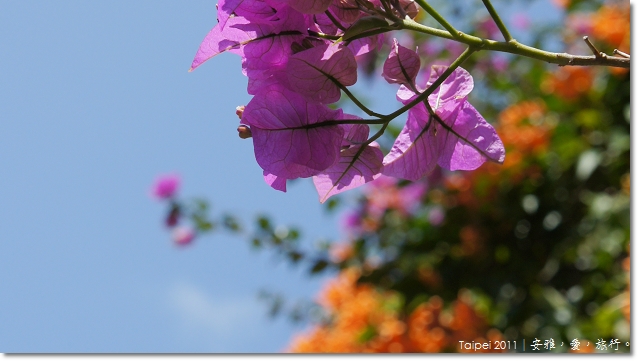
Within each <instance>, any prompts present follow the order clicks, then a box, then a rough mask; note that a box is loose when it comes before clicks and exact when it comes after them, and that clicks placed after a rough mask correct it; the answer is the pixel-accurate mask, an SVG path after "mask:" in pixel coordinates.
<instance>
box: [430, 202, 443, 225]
mask: <svg viewBox="0 0 638 361" xmlns="http://www.w3.org/2000/svg"><path fill="white" fill-rule="evenodd" d="M428 220H429V221H430V223H431V224H432V225H433V226H439V225H441V223H443V221H444V220H445V211H444V210H443V207H441V206H434V207H432V209H430V212H429V213H428Z"/></svg>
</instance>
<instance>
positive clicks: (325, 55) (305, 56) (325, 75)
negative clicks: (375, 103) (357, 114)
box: [286, 43, 357, 104]
mask: <svg viewBox="0 0 638 361" xmlns="http://www.w3.org/2000/svg"><path fill="white" fill-rule="evenodd" d="M286 74H287V75H288V82H289V85H290V89H292V90H294V91H295V92H297V93H300V94H303V95H305V96H306V97H308V98H310V99H312V100H315V101H317V102H320V103H326V104H329V103H334V102H336V101H338V100H339V98H340V97H341V89H340V88H339V86H338V85H337V84H336V83H337V82H338V83H339V84H341V85H343V86H350V85H353V84H355V83H356V82H357V61H356V60H355V58H354V55H353V54H352V52H351V51H350V49H348V48H347V47H345V46H343V43H338V44H322V45H318V46H315V47H313V48H310V49H307V50H304V51H301V52H298V53H297V54H295V55H293V56H291V57H290V60H288V64H287V67H286Z"/></svg>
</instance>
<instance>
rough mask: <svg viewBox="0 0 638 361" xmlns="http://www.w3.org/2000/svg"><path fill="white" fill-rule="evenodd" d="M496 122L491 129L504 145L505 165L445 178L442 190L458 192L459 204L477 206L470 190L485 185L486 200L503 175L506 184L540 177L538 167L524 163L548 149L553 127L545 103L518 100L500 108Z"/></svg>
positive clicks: (476, 194) (476, 201) (473, 193)
mask: <svg viewBox="0 0 638 361" xmlns="http://www.w3.org/2000/svg"><path fill="white" fill-rule="evenodd" d="M498 120H499V122H498V124H497V125H496V127H495V128H496V131H497V133H498V134H499V136H500V137H501V140H502V141H503V145H505V149H506V154H507V155H506V156H505V163H504V164H503V165H499V164H495V163H486V164H484V165H483V166H482V167H481V168H479V169H477V170H475V171H473V172H468V173H458V174H453V175H451V176H448V177H446V179H445V186H446V188H447V189H449V190H456V191H457V192H458V193H457V200H458V202H459V203H460V204H463V205H465V206H472V205H477V204H479V203H480V202H478V199H477V197H480V196H479V195H478V193H477V192H476V189H475V187H474V186H475V185H477V184H484V185H485V184H487V185H488V189H486V191H487V193H485V194H484V195H483V198H487V199H488V200H489V199H490V197H493V196H495V195H496V194H495V193H494V192H495V191H496V185H497V184H498V181H499V180H502V179H504V177H505V175H507V180H508V182H509V183H518V182H520V181H521V180H523V179H526V178H529V179H535V178H537V177H539V176H540V168H539V167H537V166H534V165H529V164H526V162H525V160H526V159H527V158H529V157H530V156H531V157H537V156H539V155H541V154H543V153H544V152H546V151H547V149H548V148H549V145H550V140H551V135H552V132H553V129H554V126H553V125H552V124H550V123H549V122H548V121H547V108H546V106H545V103H544V102H543V101H542V100H528V101H522V102H520V103H517V104H514V105H511V106H509V107H507V108H506V109H504V110H503V111H502V112H501V113H500V114H499V118H498ZM485 181H487V182H485ZM483 201H485V199H484V200H483Z"/></svg>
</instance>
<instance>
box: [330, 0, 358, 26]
mask: <svg viewBox="0 0 638 361" xmlns="http://www.w3.org/2000/svg"><path fill="white" fill-rule="evenodd" d="M329 9H330V12H331V13H332V14H334V16H335V17H336V18H337V19H339V20H341V21H343V22H344V23H348V24H352V23H354V22H355V21H357V20H358V19H359V18H360V17H361V16H363V14H364V13H363V12H362V11H361V10H359V5H358V4H357V1H356V0H335V1H333V2H332V4H331V5H330V8H329Z"/></svg>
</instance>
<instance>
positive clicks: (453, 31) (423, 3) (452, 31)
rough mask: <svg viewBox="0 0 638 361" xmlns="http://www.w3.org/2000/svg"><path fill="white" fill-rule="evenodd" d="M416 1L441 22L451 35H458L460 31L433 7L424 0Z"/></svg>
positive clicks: (455, 36)
mask: <svg viewBox="0 0 638 361" xmlns="http://www.w3.org/2000/svg"><path fill="white" fill-rule="evenodd" d="M416 3H417V4H419V6H421V7H422V8H423V10H425V11H426V12H427V13H428V14H430V16H431V17H433V18H434V20H436V21H437V22H438V23H439V24H441V25H442V26H443V27H444V28H445V30H447V31H448V32H449V33H450V34H451V35H452V37H454V38H458V37H459V36H460V34H461V33H460V32H459V31H458V30H456V28H454V26H452V24H450V23H448V22H447V20H445V18H444V17H443V16H441V14H439V13H438V12H437V11H436V10H434V8H433V7H431V6H430V4H428V3H427V2H426V1H425V0H416Z"/></svg>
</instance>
